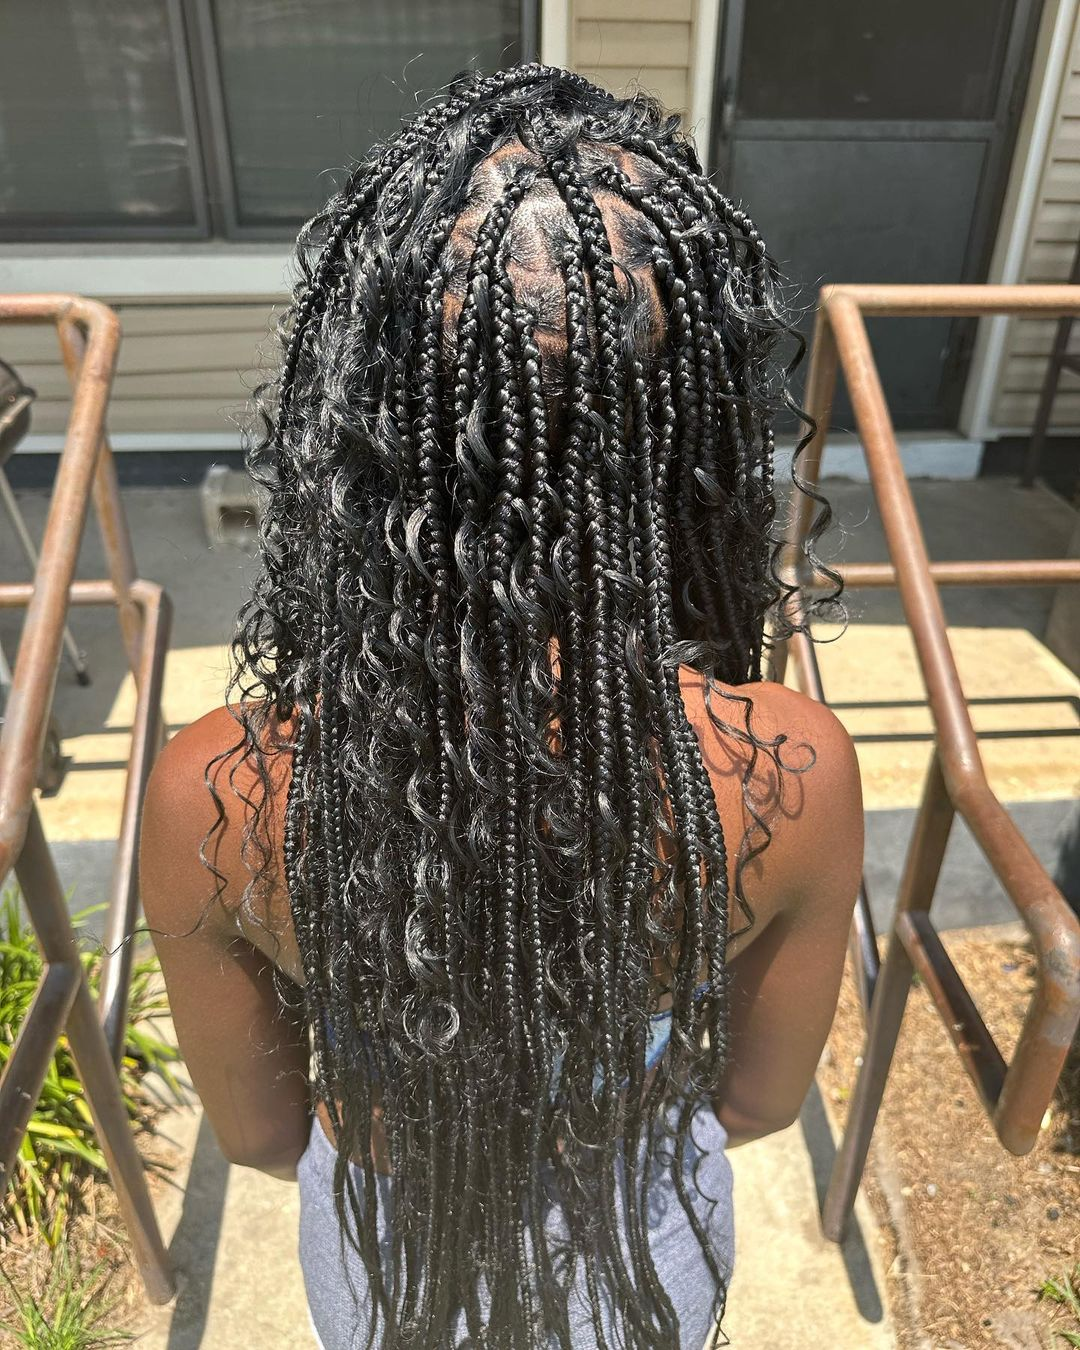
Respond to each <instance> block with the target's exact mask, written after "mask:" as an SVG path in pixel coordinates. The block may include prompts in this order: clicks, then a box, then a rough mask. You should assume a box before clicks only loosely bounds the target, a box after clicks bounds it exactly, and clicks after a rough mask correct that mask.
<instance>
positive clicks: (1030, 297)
mask: <svg viewBox="0 0 1080 1350" xmlns="http://www.w3.org/2000/svg"><path fill="white" fill-rule="evenodd" d="M1076 313H1080V286H831V287H827V288H826V289H825V290H824V291H823V292H822V295H821V303H820V306H819V309H818V315H817V323H816V328H815V334H814V345H813V351H812V356H811V363H810V373H809V377H808V383H807V400H806V402H807V412H808V414H809V416H810V417H811V418H812V419H813V420H814V422H815V423H816V430H815V432H814V435H813V437H812V439H811V440H810V441H809V442H808V444H807V446H806V449H805V451H804V455H803V458H802V460H801V461H800V470H801V475H802V478H803V479H804V481H808V482H809V483H810V484H816V482H817V481H818V479H819V476H820V469H821V455H822V451H823V448H824V444H825V438H826V436H827V434H828V426H829V418H830V412H831V409H832V405H833V398H834V395H835V391H836V383H837V377H838V375H839V374H840V373H841V372H842V373H843V376H844V379H845V382H846V384H847V389H848V394H849V397H850V399H851V403H852V407H853V409H854V412H855V420H856V425H857V427H858V431H859V436H860V440H861V442H862V445H863V448H864V453H865V455H866V459H867V465H868V468H869V471H870V482H871V486H872V488H873V492H874V497H875V499H876V502H877V507H878V511H879V513H880V515H881V520H882V524H883V526H884V531H885V539H886V543H887V547H888V550H889V554H890V557H891V560H892V561H891V565H885V566H866V565H864V566H861V567H852V568H847V569H844V568H840V569H838V570H839V571H840V572H841V575H842V576H843V577H844V579H845V581H846V582H847V584H850V585H860V584H869V585H893V584H895V585H896V586H897V588H898V590H899V592H900V598H901V601H902V603H903V607H904V613H905V616H906V618H907V622H908V625H909V626H910V628H911V632H912V636H913V638H914V641H915V648H916V652H917V655H918V659H919V665H920V668H921V670H922V674H923V679H924V681H925V685H926V693H927V700H928V703H929V705H930V711H931V714H932V717H933V722H934V731H935V748H934V754H933V758H932V760H931V765H930V770H929V773H928V775H927V779H926V784H925V787H924V791H923V798H922V803H921V805H920V807H919V811H918V815H917V818H916V822H915V829H914V833H913V835H912V839H911V842H910V845H909V848H908V852H907V858H906V862H905V866H904V873H903V877H902V879H901V883H900V890H899V894H898V897H897V902H896V909H895V911H894V913H893V919H892V923H891V926H890V933H889V940H888V946H887V950H886V955H885V960H884V962H883V963H882V966H881V971H880V975H879V977H878V979H877V983H876V988H875V989H874V992H873V998H872V1000H871V1002H870V1005H869V1017H868V1029H867V1036H866V1045H865V1048H864V1051H863V1062H862V1066H861V1068H860V1070H859V1074H858V1079H857V1082H856V1086H855V1092H854V1095H853V1098H852V1103H851V1110H850V1114H849V1117H848V1124H847V1129H846V1130H845V1131H844V1137H843V1140H842V1141H841V1145H840V1148H839V1151H838V1153H837V1158H836V1164H835V1166H834V1168H833V1173H832V1178H831V1181H830V1184H829V1188H828V1192H827V1194H826V1197H825V1202H824V1206H823V1214H822V1226H823V1229H824V1231H825V1234H826V1236H827V1237H829V1238H832V1239H833V1240H835V1241H839V1240H840V1239H841V1238H842V1236H843V1233H844V1230H845V1228H846V1225H847V1221H848V1219H849V1217H850V1214H851V1209H852V1206H853V1204H854V1200H855V1193H856V1191H857V1189H858V1185H859V1181H860V1178H861V1176H862V1172H863V1168H864V1166H865V1162H866V1155H867V1152H868V1149H869V1146H870V1138H871V1135H872V1134H873V1129H874V1124H875V1122H876V1119H877V1113H878V1110H879V1108H880V1105H881V1098H882V1094H883V1092H884V1089H885V1082H886V1079H887V1077H888V1073H889V1068H890V1066H891V1063H892V1058H893V1054H894V1051H895V1048H896V1038H897V1035H898V1033H899V1029H900V1022H901V1019H902V1017H903V1013H904V1006H905V1004H906V1002H907V995H908V990H909V989H910V987H911V977H912V975H913V974H914V973H915V972H916V971H918V972H919V973H920V974H921V975H922V976H923V978H924V980H925V982H926V987H927V989H928V991H929V993H930V996H931V998H932V999H933V1002H934V1005H935V1007H936V1008H937V1009H938V1011H939V1013H940V1014H941V1016H942V1019H943V1021H944V1022H945V1025H946V1027H947V1028H948V1029H949V1032H950V1035H951V1036H952V1038H953V1041H954V1043H955V1044H956V1046H957V1049H958V1051H959V1053H960V1056H961V1059H962V1062H963V1064H964V1067H965V1069H966V1070H967V1072H968V1074H969V1076H970V1077H971V1079H972V1081H973V1083H974V1084H975V1087H976V1090H977V1092H978V1095H979V1097H980V1100H981V1101H982V1102H983V1105H984V1107H985V1108H986V1111H987V1114H988V1115H989V1117H990V1119H991V1121H992V1123H993V1126H994V1130H995V1133H996V1134H997V1137H998V1138H999V1139H1000V1141H1001V1142H1002V1144H1003V1145H1004V1146H1005V1147H1006V1148H1007V1149H1009V1151H1010V1152H1013V1153H1018V1154H1020V1153H1026V1152H1028V1151H1029V1150H1030V1149H1031V1147H1032V1145H1033V1144H1034V1142H1035V1139H1036V1137H1037V1135H1038V1131H1039V1125H1040V1122H1041V1120H1042V1116H1043V1113H1044V1111H1045V1109H1046V1106H1047V1104H1048V1103H1049V1101H1050V1099H1051V1097H1052V1095H1053V1092H1054V1089H1055V1087H1056V1085H1057V1082H1058V1078H1059V1077H1060V1074H1061V1069H1062V1065H1063V1064H1064V1061H1065V1056H1066V1054H1067V1053H1068V1050H1069V1046H1070V1044H1071V1042H1072V1038H1073V1036H1074V1035H1075V1033H1076V1029H1077V1025H1078V1023H1080V921H1078V919H1077V916H1076V915H1075V914H1074V913H1073V912H1072V910H1071V908H1070V907H1069V905H1068V903H1067V902H1066V900H1065V898H1064V897H1063V896H1062V894H1061V892H1060V891H1059V890H1058V888H1057V887H1056V886H1055V885H1054V884H1053V882H1052V881H1051V880H1050V877H1049V876H1048V875H1047V873H1046V870H1045V869H1044V868H1043V866H1042V864H1041V863H1040V862H1039V860H1038V859H1037V858H1036V857H1035V855H1034V853H1033V852H1032V851H1031V848H1030V846H1029V845H1028V843H1027V841H1026V840H1025V839H1024V837H1023V835H1022V834H1021V833H1020V831H1019V830H1018V829H1017V827H1016V825H1015V823H1014V822H1013V820H1012V819H1011V817H1010V816H1009V815H1008V813H1007V812H1006V811H1005V809H1004V807H1003V806H1002V805H1001V803H1000V802H999V801H998V799H997V797H996V796H995V795H994V793H993V792H992V790H991V788H990V786H989V783H988V782H987V779H986V773H985V770H984V768H983V764H982V759H981V757H980V754H979V747H978V742H977V739H976V736H975V731H974V728H973V726H972V723H971V717H970V715H969V712H968V708H967V704H966V702H965V699H964V691H963V687H962V686H961V683H960V677H959V674H958V672H957V669H956V664H955V661H954V659H953V654H952V649H951V647H950V645H949V639H948V633H947V630H946V624H945V615H944V611H943V610H942V606H941V598H940V595H939V593H938V585H939V584H961V585H971V584H976V585H1003V584H1024V585H1030V584H1032V583H1035V584H1040V583H1041V584H1056V585H1061V584H1066V583H1073V584H1076V583H1080V560H1057V559H1055V560H1033V561H1017V562H952V563H947V564H934V563H931V562H930V559H929V557H928V555H927V552H926V544H925V541H924V540H923V535H922V530H921V528H920V525H919V518H918V514H917V511H916V508H915V503H914V501H913V499H912V496H911V489H910V487H909V485H908V482H907V478H906V477H905V474H904V469H903V465H902V463H901V460H900V452H899V449H898V447H897V443H896V436H895V432H894V430H893V426H892V421H891V418H890V416H889V410H888V405H887V403H886V400H885V395H884V392H883V390H882V387H881V381H880V379H879V378H878V374H877V369H876V367H875V364H874V357H873V352H872V350H871V347H870V342H869V339H868V337H867V333H866V327H865V324H864V322H863V318H864V315H868V314H869V315H881V316H887V315H918V314H928V315H942V316H957V317H960V316H978V315H983V314H1008V315H1017V316H1028V317H1042V318H1056V317H1059V316H1064V315H1070V314H1076ZM813 510H814V502H813V501H812V500H811V499H809V498H807V497H804V496H802V495H801V494H798V493H796V494H795V497H794V498H793V502H792V511H791V533H790V536H789V538H790V543H789V546H788V549H787V551H786V554H785V560H784V561H785V567H786V570H787V574H788V576H789V578H790V579H791V580H792V581H793V582H794V583H796V584H800V585H804V586H809V585H812V584H813V579H812V578H810V577H807V576H806V575H805V570H804V565H803V563H802V562H801V558H800V554H801V542H802V540H804V539H805V537H806V534H807V531H808V529H809V525H810V521H811V518H812V515H813ZM808 646H809V644H808V643H805V642H803V643H791V642H789V643H788V644H785V645H784V646H781V647H780V648H779V649H778V651H777V661H776V669H777V671H778V673H779V675H780V677H781V678H782V675H783V669H784V666H785V664H786V656H787V647H790V649H791V654H792V655H793V656H794V659H795V661H796V665H797V671H798V674H799V678H800V683H801V684H802V686H803V687H804V688H806V689H807V690H808V692H810V693H812V694H813V693H815V685H814V674H813V671H812V670H810V669H809V668H808V664H807V661H806V657H805V651H806V648H807V647H808ZM816 692H817V693H818V694H820V692H821V690H820V682H818V684H817V688H816ZM956 814H959V815H961V816H962V817H963V819H964V820H965V821H966V823H967V825H968V827H969V828H970V830H971V832H972V834H973V835H974V837H975V839H976V841H977V842H978V844H979V846H980V847H981V848H982V850H983V853H984V854H985V855H986V858H987V860H988V862H989V863H990V866H991V867H992V868H993V870H994V873H995V875H996V876H997V877H998V879H999V881H1000V882H1001V884H1002V886H1003V887H1004V889H1005V891H1006V893H1007V894H1008V896H1009V898H1010V899H1011V901H1012V903H1013V904H1014V905H1015V907H1016V910H1017V913H1018V914H1019V917H1020V918H1021V919H1022V920H1023V922H1024V924H1025V926H1026V927H1027V930H1028V932H1029V934H1030V935H1031V940H1032V946H1033V948H1034V952H1035V958H1036V963H1037V983H1036V988H1035V991H1034V993H1033V995H1032V998H1031V1002H1030V1004H1029V1006H1028V1011H1027V1014H1026V1016H1025V1019H1024V1024H1023V1027H1022V1029H1021V1032H1020V1036H1019V1039H1018V1041H1017V1044H1016V1047H1015V1049H1014V1051H1013V1054H1012V1058H1011V1059H1010V1061H1009V1062H1008V1064H1006V1063H1005V1061H1004V1059H1003V1058H1002V1056H1001V1053H1000V1051H999V1050H998V1048H997V1046H996V1045H995V1044H994V1041H993V1038H992V1036H991V1035H990V1032H989V1031H988V1030H987V1028H986V1025H985V1023H984V1022H983V1019H982V1017H981V1016H980V1014H979V1012H978V1009H977V1008H976V1007H975V1004H974V1002H973V1001H972V999H971V997H970V994H969V993H968V991H967V989H966V988H965V986H964V984H963V981H962V980H961V979H960V976H959V975H958V973H957V972H956V970H955V968H954V967H953V965H952V963H951V961H949V959H948V956H947V954H946V952H945V950H944V948H943V946H942V945H941V942H940V939H939V938H938V935H937V933H936V931H935V929H934V928H933V925H932V923H931V921H930V917H929V911H930V907H931V902H932V900H933V896H934V890H935V887H936V885H937V880H938V875H939V873H940V870H941V863H942V860H943V858H944V855H945V847H946V844H947V842H948V838H949V832H950V829H951V827H952V822H953V818H954V816H955V815H956Z"/></svg>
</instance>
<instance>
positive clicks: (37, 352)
mask: <svg viewBox="0 0 1080 1350" xmlns="http://www.w3.org/2000/svg"><path fill="white" fill-rule="evenodd" d="M105 299H106V303H111V304H112V305H113V307H114V308H115V310H116V311H117V313H118V314H119V316H120V322H121V327H122V331H123V338H122V341H121V345H120V355H119V359H118V361H117V368H116V377H115V379H114V381H113V390H112V398H111V400H110V403H109V419H108V424H109V430H110V431H111V432H113V433H131V432H135V433H138V432H148V433H150V432H152V433H167V432H173V431H175V432H176V433H177V434H187V433H219V434H221V435H222V436H227V435H234V434H235V433H236V431H237V427H238V423H239V421H240V420H241V419H242V418H243V417H244V416H245V412H246V406H247V400H248V397H249V395H250V392H251V391H252V390H253V389H254V388H255V387H256V385H257V384H258V383H259V381H260V379H262V378H265V373H266V372H267V371H268V370H269V369H270V368H271V367H272V366H273V355H272V352H273V346H274V344H273V342H272V340H271V331H270V329H271V323H272V321H273V314H274V310H275V302H274V299H273V298H272V297H270V296H265V297H258V298H255V299H248V298H246V297H245V299H244V300H243V301H242V302H241V301H237V302H235V303H221V304H216V303H201V302H191V301H188V300H184V301H180V302H177V303H169V302H168V301H167V300H165V301H162V300H160V299H158V300H152V301H148V302H137V303H133V302H131V301H109V300H108V297H105ZM283 303H284V297H282V299H281V301H279V302H278V304H279V305H280V304H283ZM0 338H2V339H3V343H4V346H3V352H2V354H3V355H4V356H5V357H6V359H8V360H9V361H11V362H12V363H13V364H14V365H16V366H17V367H18V370H19V373H20V375H21V376H22V378H23V379H24V380H25V381H26V383H27V384H29V385H30V386H31V388H33V389H35V390H36V391H37V399H36V401H35V403H34V407H33V412H32V431H33V432H34V433H35V434H40V433H44V434H55V433H57V432H62V431H63V430H64V427H65V426H66V423H67V418H68V414H69V412H70V408H71V397H70V387H69V385H68V380H67V374H66V372H65V370H64V365H63V361H62V359H61V355H60V346H59V343H58V342H57V339H56V333H55V331H54V330H53V329H52V327H51V326H45V325H34V326H30V325H25V326H24V325H20V326H19V327H18V329H14V330H13V329H7V330H6V331H4V332H2V333H0Z"/></svg>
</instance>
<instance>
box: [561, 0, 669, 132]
mask: <svg viewBox="0 0 1080 1350" xmlns="http://www.w3.org/2000/svg"><path fill="white" fill-rule="evenodd" d="M694 9H695V0H667V3H665V4H663V5H657V4H656V3H655V0H572V3H571V8H570V64H571V66H572V67H573V68H574V69H575V70H577V71H579V72H580V73H581V74H582V75H586V76H588V78H589V79H591V80H594V81H595V82H596V83H597V84H599V85H602V86H603V87H604V88H605V89H610V90H611V91H612V92H613V93H623V92H625V91H626V90H627V89H629V88H632V87H634V86H635V85H636V86H640V87H641V88H642V89H645V90H647V91H648V92H649V93H652V94H656V95H657V97H658V98H659V99H660V100H661V102H663V103H664V104H665V105H666V106H667V107H668V108H670V109H671V111H672V112H677V113H679V114H680V115H684V114H686V113H687V112H688V111H689V109H690V103H691V71H692V69H693V32H694V17H695V16H694Z"/></svg>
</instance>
